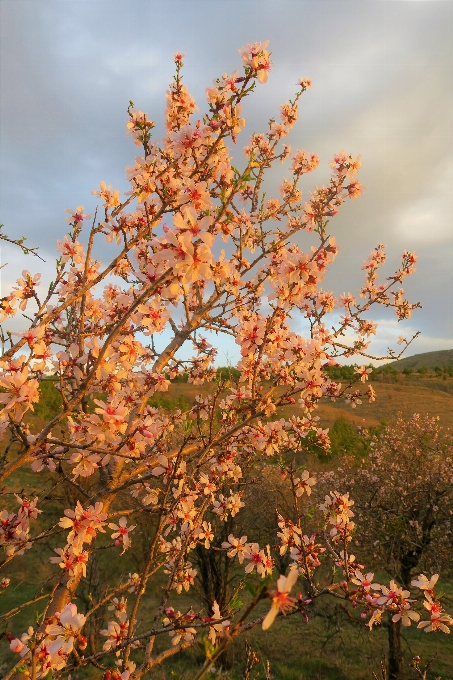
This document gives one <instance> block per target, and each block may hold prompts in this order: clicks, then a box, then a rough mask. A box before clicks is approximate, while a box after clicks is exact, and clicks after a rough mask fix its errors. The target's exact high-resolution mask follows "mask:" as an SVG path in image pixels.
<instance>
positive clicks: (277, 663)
mask: <svg viewBox="0 0 453 680" xmlns="http://www.w3.org/2000/svg"><path fill="white" fill-rule="evenodd" d="M372 384H373V387H374V388H375V390H376V392H377V399H376V402H375V403H373V404H369V403H368V402H365V401H364V403H363V404H361V405H359V406H358V407H357V408H356V409H352V408H351V407H350V406H348V405H346V404H345V403H344V401H342V400H338V401H337V402H331V401H329V402H322V404H321V405H320V406H319V408H318V409H317V410H316V411H315V413H316V415H318V416H319V417H320V424H321V425H322V426H323V427H330V428H333V431H336V430H339V431H340V432H341V428H340V429H339V428H338V423H342V422H344V421H345V420H346V421H347V422H348V423H350V424H352V425H353V426H359V425H360V426H364V427H373V426H377V425H379V424H380V423H382V421H387V422H388V421H389V420H391V418H392V417H393V416H394V415H395V414H396V413H397V412H398V411H401V412H402V413H403V414H404V415H408V416H409V415H412V414H413V413H416V412H418V413H422V414H425V413H427V414H429V415H432V416H434V415H439V416H440V423H441V425H442V426H443V427H445V428H448V427H449V428H453V378H451V377H449V376H445V377H444V376H443V375H442V376H438V375H435V374H432V373H429V374H426V373H422V374H416V373H413V374H409V375H403V374H402V373H398V374H392V373H388V372H387V373H382V374H381V375H379V374H377V375H375V376H374V379H373V383H372ZM211 391H212V384H206V385H202V386H194V385H191V384H188V383H184V382H175V383H172V384H171V386H170V388H169V390H168V392H167V393H162V394H159V395H156V396H155V397H153V398H152V400H151V402H152V404H153V405H155V406H161V407H163V408H166V409H168V410H172V409H174V408H182V409H185V408H187V407H190V406H191V405H192V404H193V403H194V401H195V396H196V395H197V394H202V395H207V394H209V393H210V392H211ZM56 406H57V401H56V396H55V394H54V392H53V389H52V388H51V387H50V386H49V387H46V397H45V399H44V400H43V402H42V403H41V404H40V406H39V407H38V409H37V413H38V414H39V416H41V417H40V418H39V417H37V416H33V417H32V421H34V423H33V422H32V429H35V428H36V427H38V426H39V425H41V424H42V423H43V420H41V418H43V419H45V418H48V417H51V413H52V410H53V409H54V408H55V407H56ZM292 414H300V410H299V409H298V408H297V406H292V407H288V408H285V409H284V410H282V411H281V412H279V413H278V416H282V415H285V416H286V417H287V416H289V415H292ZM33 426H34V427H33ZM346 429H347V428H346ZM351 429H355V428H351ZM340 443H341V442H340ZM0 448H3V445H2V446H0ZM321 464H323V463H321ZM329 464H330V465H335V463H334V462H333V461H330V462H329V461H327V460H326V462H325V464H324V465H325V466H327V467H328V465H329ZM43 483H45V473H44V474H43V475H42V476H41V475H35V474H34V473H32V472H31V471H30V469H29V468H24V469H22V470H21V471H20V472H19V473H16V475H15V479H14V478H12V479H11V480H9V484H8V487H7V488H5V489H4V491H5V492H6V493H8V492H11V491H12V490H13V488H14V490H16V491H17V490H18V489H19V490H20V488H22V487H23V486H25V485H27V486H28V484H30V486H28V488H33V485H35V486H36V489H37V490H38V489H39V487H40V485H42V484H43ZM46 483H47V482H46ZM62 491H63V490H62ZM66 503H67V499H66V498H64V493H61V495H60V497H59V498H56V499H54V500H52V501H51V500H48V501H45V503H43V508H44V509H45V511H46V521H47V522H48V521H49V519H50V521H58V518H59V517H60V516H61V513H62V509H63V508H64V507H67V505H66ZM57 538H59V537H57ZM60 543H61V541H60V542H59V543H58V544H60ZM136 545H137V543H136ZM54 547H55V546H54V545H51V544H45V543H41V545H40V547H39V549H37V548H33V549H32V551H31V552H32V553H33V569H32V570H31V569H30V557H31V553H28V555H27V553H26V554H25V555H24V556H23V557H18V558H17V560H16V561H15V562H14V569H13V570H12V573H11V574H8V575H10V576H11V586H10V588H8V590H7V591H6V592H5V593H4V594H3V596H2V597H0V614H1V612H4V611H8V610H9V609H10V608H11V607H13V606H16V605H18V604H20V603H21V602H25V601H27V600H28V599H29V598H30V597H31V596H33V595H34V594H35V593H36V591H37V589H38V587H39V584H41V583H43V582H44V581H45V580H46V579H47V578H49V577H50V575H51V574H52V573H53V572H54V567H53V566H52V567H51V565H50V564H49V559H48V558H49V556H50V555H51V554H52V550H53V548H54ZM109 559H110V562H111V565H110V566H111V568H114V569H116V568H117V566H116V565H115V561H114V560H112V558H111V557H110V558H109ZM118 566H120V568H121V570H122V571H124V572H125V573H127V572H128V571H131V572H132V571H135V570H136V563H135V562H134V556H133V553H132V552H131V553H130V554H128V553H126V555H124V556H123V557H122V558H121V562H120V563H119V564H118ZM300 587H301V586H300ZM159 588H160V586H157V590H159ZM442 588H443V590H444V591H445V593H446V595H447V599H448V600H449V602H447V601H446V608H447V609H448V610H449V611H450V612H451V611H453V581H444V582H443V584H442ZM147 597H148V601H149V604H150V609H151V608H152V607H151V605H154V604H155V602H156V600H157V598H158V592H155V593H154V592H153V593H151V594H150V595H149V596H147ZM78 603H79V605H80V607H81V608H82V607H83V602H78ZM187 603H188V601H185V600H184V597H181V598H180V599H178V600H176V599H175V601H174V603H173V604H175V605H176V606H178V607H179V608H181V609H184V605H185V604H187ZM263 606H264V607H267V606H268V605H263ZM35 610H36V611H41V608H40V603H36V604H35V605H32V606H31V607H30V608H28V611H23V612H21V613H20V614H19V615H18V616H17V617H16V618H15V619H13V624H12V629H13V631H14V633H15V634H18V633H20V632H22V631H23V630H25V628H26V626H27V625H29V624H30V622H31V621H32V619H33V618H34V617H33V612H34V611H35ZM143 625H145V623H144V624H143ZM403 635H404V649H405V653H406V655H407V658H408V659H410V658H411V656H414V655H415V654H420V655H421V656H422V659H423V660H424V661H425V662H426V661H427V660H428V659H429V658H431V657H432V656H433V655H434V654H435V653H436V654H437V657H436V660H435V662H434V663H433V666H432V672H431V673H430V675H429V676H428V677H429V678H430V680H431V679H432V680H434V678H437V677H438V676H440V677H442V680H453V639H450V638H451V637H452V638H453V636H445V635H443V636H441V635H440V634H438V635H430V634H423V633H421V632H420V631H417V630H416V629H415V628H414V627H412V628H411V629H410V630H407V631H403ZM247 638H248V640H249V642H250V644H251V645H252V647H253V649H255V650H256V651H257V652H258V656H259V658H260V665H257V666H256V667H255V670H254V673H252V677H254V675H255V674H256V672H257V671H258V670H259V671H260V675H259V676H258V677H259V679H260V680H262V679H264V677H265V676H264V662H265V661H266V659H269V660H270V661H271V671H272V678H273V680H280V679H281V680H299V679H300V680H372V672H373V671H374V672H376V673H378V672H379V671H378V668H379V661H380V660H381V659H383V657H384V655H385V652H386V630H385V629H383V628H377V629H374V630H373V631H372V632H371V633H370V631H369V630H368V629H367V628H366V627H363V626H360V625H358V624H357V623H353V622H351V621H350V620H349V619H348V616H347V615H346V613H345V612H344V611H343V610H342V608H341V606H340V605H339V604H337V603H336V602H335V600H333V599H329V600H324V601H323V602H317V603H316V606H315V607H314V609H313V613H312V616H311V619H310V622H309V624H308V625H307V624H306V623H305V622H304V621H303V619H302V617H300V616H297V617H288V618H285V619H283V620H277V622H276V623H275V624H274V626H273V627H272V628H271V629H270V630H269V631H266V632H263V631H262V630H260V629H259V628H257V629H255V630H253V631H251V632H250V634H249V635H248V636H247ZM163 643H164V640H161V641H160V642H159V644H163ZM165 644H167V640H165ZM5 648H6V646H5V644H4V643H3V644H2V652H1V653H0V678H1V676H2V673H4V672H5V671H6V670H7V668H9V663H8V661H9V660H11V659H12V657H13V655H12V654H11V655H10V654H7V655H6V657H5V656H4V655H3V654H4V652H5ZM202 658H203V651H202V650H201V649H195V650H193V651H191V652H189V653H187V654H185V655H182V656H181V658H180V659H179V660H173V661H171V662H169V663H168V664H167V665H166V666H164V667H163V668H161V669H156V670H155V671H154V672H153V675H152V678H153V680H178V678H179V680H192V678H193V675H194V667H195V666H198V665H199V664H200V663H201V662H202ZM244 658H245V655H244V641H243V640H238V641H236V642H235V643H234V644H233V645H232V647H231V650H230V651H229V656H228V660H227V661H228V663H229V664H233V667H234V669H235V670H234V671H233V670H228V669H224V670H223V671H219V673H218V674H217V673H215V674H212V675H210V676H209V677H212V678H215V677H218V678H224V680H227V679H228V678H229V679H230V680H239V679H240V678H242V677H243V675H242V669H243V663H244ZM227 665H228V664H227ZM99 673H100V671H99V672H96V673H93V672H92V671H89V672H87V671H83V672H80V673H75V674H73V680H83V678H86V677H89V678H90V679H91V678H93V680H94V678H98V677H99V678H100V677H101V675H99ZM379 677H380V676H379ZM412 677H415V676H413V675H408V678H412Z"/></svg>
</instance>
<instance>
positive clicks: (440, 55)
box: [0, 0, 453, 363]
mask: <svg viewBox="0 0 453 680" xmlns="http://www.w3.org/2000/svg"><path fill="white" fill-rule="evenodd" d="M0 31H1V34H0V100H1V110H0V221H1V222H2V223H3V224H4V225H5V226H4V230H5V232H6V233H7V234H8V235H10V236H14V237H19V236H26V237H27V243H28V244H29V245H30V246H38V247H39V253H40V255H41V256H42V257H43V258H44V259H45V260H46V262H45V263H42V262H40V261H38V260H35V259H33V258H31V257H28V258H25V257H24V256H22V255H21V254H20V253H19V252H18V251H16V250H14V249H12V248H11V247H9V246H7V245H5V244H2V247H1V263H2V264H4V263H6V262H7V263H8V264H7V266H6V267H4V268H3V269H1V270H0V276H1V290H2V292H1V294H2V295H6V294H7V293H8V292H9V289H10V286H11V285H12V284H13V283H14V281H15V279H16V278H17V277H18V276H20V273H21V271H22V269H24V268H27V269H29V270H30V271H32V272H33V273H35V272H37V271H39V272H41V273H42V275H43V280H47V281H50V280H51V277H52V268H53V266H54V262H55V257H56V241H57V239H58V238H62V237H63V234H64V233H65V231H66V227H67V225H66V217H67V215H66V213H65V208H75V207H76V206H78V205H84V206H85V211H86V212H89V213H93V212H94V209H95V206H96V198H95V197H94V196H92V195H91V191H92V190H93V189H97V188H98V186H99V182H100V181H101V180H104V181H106V182H107V184H112V185H113V186H114V187H115V188H118V189H119V190H120V191H122V192H123V191H127V189H128V188H129V187H128V184H127V182H126V179H125V172H124V169H125V166H127V165H131V164H132V163H133V160H134V157H135V156H136V155H137V148H136V147H135V146H134V144H133V142H132V140H131V139H130V137H127V136H126V134H125V124H126V121H127V115H126V109H127V106H128V103H129V100H133V101H134V103H135V105H136V107H137V108H140V109H141V110H143V111H146V112H147V113H148V114H149V115H150V117H151V118H152V120H154V121H155V123H156V129H157V133H156V134H158V133H159V132H160V133H161V134H162V133H163V111H164V106H165V90H166V87H167V86H168V83H169V82H170V81H171V78H172V75H173V58H172V53H174V52H176V51H181V52H183V53H185V54H186V57H185V60H184V62H185V66H184V79H185V83H186V85H187V86H188V88H189V91H190V92H191V93H192V94H193V95H194V96H195V98H196V100H197V103H198V105H199V107H200V114H201V113H202V112H203V108H204V101H205V100H204V96H205V89H206V87H208V86H210V85H211V84H212V81H213V79H214V78H215V77H218V76H220V75H222V74H223V73H225V72H227V73H230V72H232V71H233V70H234V69H236V68H237V69H239V68H240V66H241V64H240V56H239V54H238V51H237V50H238V49H239V48H240V47H242V46H243V45H244V44H246V43H251V42H254V41H265V40H269V49H270V50H271V51H272V62H273V68H272V71H271V73H270V76H269V80H268V83H267V84H266V85H262V86H259V88H258V90H257V92H256V93H254V94H253V95H252V97H251V98H250V99H249V101H248V102H247V104H246V105H245V106H244V114H245V117H246V119H247V126H246V129H245V131H244V132H243V133H242V135H241V136H240V137H239V138H238V145H237V146H238V147H242V146H244V145H245V144H246V143H247V142H248V140H249V137H250V134H251V133H252V132H257V131H261V130H264V129H265V128H266V125H267V121H268V119H269V118H270V117H273V116H278V113H279V106H280V104H282V103H284V102H285V101H287V100H288V99H289V98H290V97H291V96H292V95H293V94H294V92H295V90H296V82H297V80H298V79H299V78H301V77H309V78H311V80H312V82H313V87H312V89H311V90H310V91H308V92H307V93H305V94H304V96H303V98H302V100H301V106H300V115H299V120H298V123H297V124H296V126H295V128H294V130H293V131H292V133H291V136H290V138H289V142H288V143H290V144H291V145H292V147H293V150H295V149H298V148H304V149H306V150H308V151H313V152H315V153H317V154H318V155H319V156H320V159H321V162H320V166H319V168H318V169H317V170H316V172H315V173H312V174H311V175H309V176H308V178H307V180H306V182H305V183H304V185H303V190H304V195H305V196H306V197H307V196H308V195H309V191H310V189H312V188H313V186H314V185H315V184H318V185H321V184H323V183H327V182H328V179H329V170H330V168H329V160H330V159H331V158H332V156H333V154H334V153H335V152H338V151H340V150H343V149H344V150H345V151H346V152H347V153H352V154H353V155H357V154H360V156H361V160H362V163H363V166H362V168H361V170H360V173H359V177H358V178H359V179H360V181H361V182H362V183H363V184H364V185H365V187H366V191H365V192H364V194H363V195H362V196H361V197H359V199H358V200H357V201H355V202H352V201H348V202H347V203H346V204H345V205H344V206H343V207H342V209H341V210H340V213H339V214H338V215H337V216H336V217H335V218H334V219H333V220H332V221H331V225H330V226H331V230H332V233H333V234H334V235H335V236H336V239H337V242H338V244H339V246H340V254H339V256H338V258H337V260H336V262H335V263H334V265H333V267H332V270H331V272H330V273H329V276H328V278H327V280H326V283H325V287H329V288H331V289H332V290H334V291H335V292H336V293H337V294H339V293H341V292H343V291H351V292H353V293H354V292H356V291H357V290H358V288H359V287H360V285H361V281H362V274H363V273H362V272H361V267H362V265H363V261H364V260H365V258H366V257H367V256H368V254H369V252H370V251H371V250H372V248H373V247H374V246H375V245H376V244H377V243H379V242H381V243H384V244H386V246H387V250H388V267H387V269H386V274H387V275H388V274H390V273H391V271H392V270H393V269H394V268H396V267H397V265H398V262H399V257H400V256H401V254H402V252H403V251H404V250H406V249H407V250H411V251H415V252H416V254H417V255H418V258H419V261H418V265H417V273H416V274H415V275H414V276H413V277H410V278H409V279H406V282H405V286H404V287H405V291H406V292H407V294H408V297H409V298H410V300H411V301H420V302H421V304H422V305H423V308H422V309H421V310H416V311H415V312H414V315H413V317H412V318H411V319H410V321H407V322H405V323H404V324H397V323H396V320H395V317H394V316H391V315H389V314H386V313H384V312H383V311H382V310H379V309H378V310H376V312H375V313H374V315H373V314H371V318H373V320H375V321H378V322H379V330H378V338H377V340H376V341H375V342H374V343H373V345H372V347H373V349H374V351H375V352H376V353H378V354H385V353H386V349H387V347H388V346H389V345H392V346H395V340H396V338H397V336H398V335H400V334H401V333H403V334H404V335H406V336H407V337H409V336H410V335H411V334H412V333H415V332H416V331H420V336H419V337H418V338H417V339H416V340H415V341H414V343H413V344H412V345H411V347H410V348H409V350H408V355H410V354H415V353H419V352H426V351H434V350H439V349H450V348H452V347H453V308H452V298H453V274H452V271H453V266H452V265H453V228H452V216H453V215H452V213H453V200H452V186H453V182H452V180H453V176H452V175H453V172H452V168H453V165H452V151H453V149H452V130H453V127H452V124H453V120H452V118H453V106H452V66H453V59H452V56H453V55H452V50H453V47H452V41H451V35H452V34H453V3H452V2H449V1H445V2H442V1H436V0H424V1H416V0H399V1H398V2H395V1H393V0H308V1H304V0H165V1H161V0H39V2H37V1H36V0H1V2H0ZM285 141H286V140H285ZM236 157H237V158H238V162H240V160H241V159H242V156H241V154H240V148H238V149H237V150H235V158H236ZM279 172H280V173H282V172H283V170H277V171H276V172H275V175H274V177H275V182H276V184H275V188H274V195H278V194H277V192H278V181H279V179H281V178H282V177H283V175H282V174H278V173H279ZM271 179H272V178H271ZM269 189H270V190H271V189H272V185H269ZM103 255H105V257H107V255H108V253H107V251H105V252H99V253H98V256H99V257H100V258H101V259H102V256H103ZM235 352H237V350H236V348H235V346H234V345H232V346H227V347H226V348H225V347H224V348H223V354H222V353H221V354H220V356H219V363H225V361H224V360H223V357H227V358H228V360H229V361H231V360H233V363H234V359H235Z"/></svg>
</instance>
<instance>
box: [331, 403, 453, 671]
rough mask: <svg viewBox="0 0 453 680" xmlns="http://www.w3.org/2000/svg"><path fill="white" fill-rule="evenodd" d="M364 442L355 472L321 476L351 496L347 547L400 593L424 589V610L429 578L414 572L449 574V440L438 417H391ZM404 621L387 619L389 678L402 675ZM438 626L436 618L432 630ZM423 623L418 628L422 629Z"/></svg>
mask: <svg viewBox="0 0 453 680" xmlns="http://www.w3.org/2000/svg"><path fill="white" fill-rule="evenodd" d="M367 443H368V445H369V447H370V454H369V455H368V456H367V458H365V459H363V461H362V462H361V464H360V465H359V467H357V463H356V462H355V461H353V460H352V459H344V460H343V461H342V463H341V469H338V470H337V471H336V472H335V474H333V475H331V474H329V475H327V478H326V479H325V481H324V484H325V485H326V486H327V487H331V485H332V484H334V485H335V486H336V487H337V488H340V489H342V490H343V491H347V492H348V493H350V494H351V495H352V496H353V498H354V502H355V504H354V511H355V514H356V518H357V529H356V532H355V536H354V549H355V550H357V551H360V553H361V554H362V555H363V557H364V559H368V560H370V561H372V562H373V564H374V565H375V568H379V569H382V570H385V571H387V572H388V573H389V575H390V576H391V577H392V578H393V579H395V580H396V581H397V582H399V583H400V584H402V586H403V587H404V588H405V589H406V591H407V592H409V590H410V588H411V585H413V586H415V587H416V588H418V589H420V588H421V589H422V590H424V591H425V593H426V595H427V600H426V604H425V607H426V608H427V609H428V610H432V603H431V600H430V597H431V595H430V594H431V593H432V590H433V588H434V585H435V584H436V582H437V577H433V578H432V579H427V578H426V576H424V574H423V573H422V574H421V572H429V571H432V570H435V571H438V572H441V573H442V574H444V575H450V573H451V550H452V547H453V534H452V530H453V517H452V507H453V487H452V480H453V438H452V436H451V434H450V433H449V432H445V431H443V430H442V428H441V427H440V426H439V418H438V417H437V418H430V417H428V416H425V417H422V416H420V415H419V414H414V415H413V416H412V417H411V418H405V417H403V416H402V415H401V414H399V415H398V416H397V418H396V419H395V420H394V422H392V423H391V424H390V425H388V426H387V427H386V428H385V429H384V431H383V432H382V433H380V434H379V435H374V436H373V437H368V442H367ZM420 574H421V576H420ZM415 577H418V578H415ZM392 618H393V620H392ZM405 623H407V621H405V620H404V619H401V618H397V619H395V618H394V617H392V616H390V621H389V627H388V631H389V674H390V677H392V678H396V677H400V675H401V673H402V669H403V656H402V650H401V625H405ZM442 624H443V621H442V618H441V617H439V618H438V619H437V620H436V622H435V623H434V627H436V626H437V628H440V627H441V625H442ZM425 625H426V624H425V622H422V623H420V627H422V628H424V627H425Z"/></svg>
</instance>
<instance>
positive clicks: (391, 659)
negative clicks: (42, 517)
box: [388, 612, 403, 680]
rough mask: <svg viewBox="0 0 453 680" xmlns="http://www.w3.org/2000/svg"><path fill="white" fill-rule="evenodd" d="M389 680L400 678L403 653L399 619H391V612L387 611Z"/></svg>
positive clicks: (398, 679) (401, 675)
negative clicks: (395, 620) (394, 621)
mask: <svg viewBox="0 0 453 680" xmlns="http://www.w3.org/2000/svg"><path fill="white" fill-rule="evenodd" d="M388 624H389V625H388V636H389V656H388V670H389V680H400V679H401V678H402V677H403V654H402V652H401V620H400V621H397V623H393V621H392V613H391V612H388Z"/></svg>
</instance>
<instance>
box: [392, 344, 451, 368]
mask: <svg viewBox="0 0 453 680" xmlns="http://www.w3.org/2000/svg"><path fill="white" fill-rule="evenodd" d="M386 366H391V367H392V368H396V369H397V370H398V371H402V370H403V369H404V368H412V369H413V370H417V369H418V368H421V367H422V366H425V367H426V368H434V366H439V367H440V368H448V367H450V366H453V349H442V350H439V351H437V352H423V354H413V355H412V356H411V357H404V359H399V360H397V361H392V362H391V363H389V364H386Z"/></svg>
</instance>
